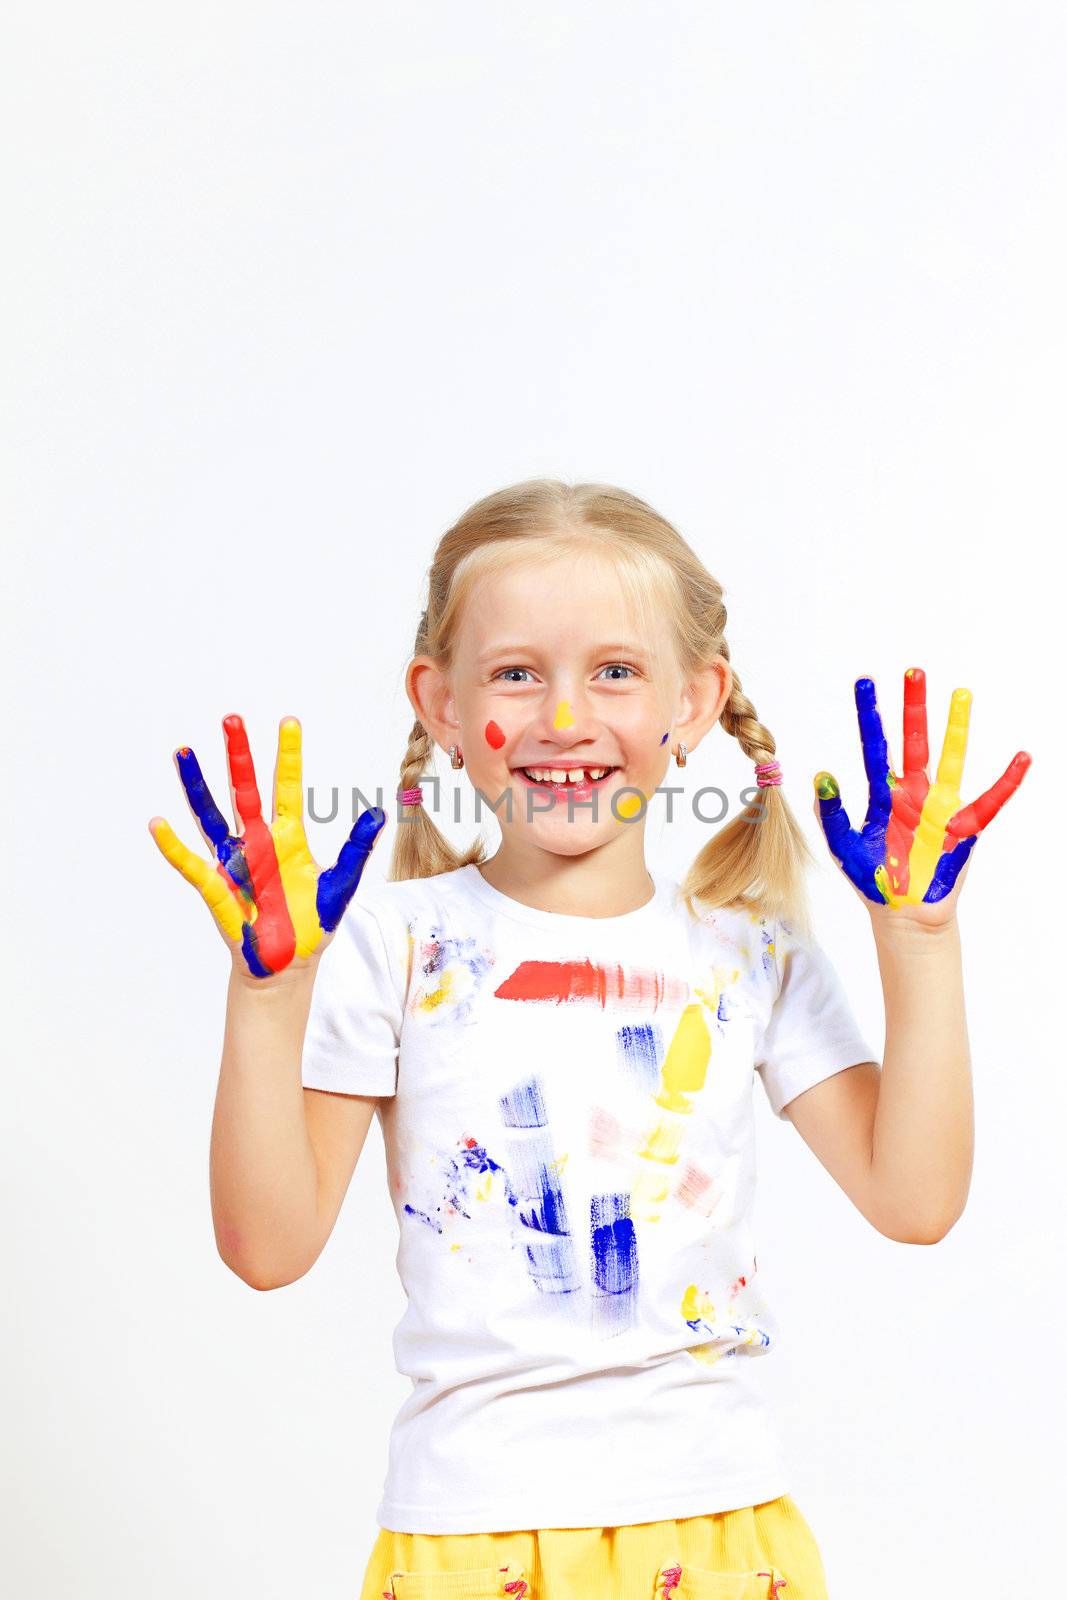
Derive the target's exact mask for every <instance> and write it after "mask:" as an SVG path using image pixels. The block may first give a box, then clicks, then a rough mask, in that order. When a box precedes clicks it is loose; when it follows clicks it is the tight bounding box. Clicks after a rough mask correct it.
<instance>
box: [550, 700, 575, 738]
mask: <svg viewBox="0 0 1067 1600" xmlns="http://www.w3.org/2000/svg"><path fill="white" fill-rule="evenodd" d="M552 726H553V728H555V729H556V731H557V732H559V731H560V730H561V729H562V728H573V727H574V717H573V715H572V714H571V708H570V703H569V702H568V701H566V700H561V701H560V703H559V705H558V706H557V707H556V715H555V717H554V718H553V721H552Z"/></svg>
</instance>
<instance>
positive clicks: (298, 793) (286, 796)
mask: <svg viewBox="0 0 1067 1600" xmlns="http://www.w3.org/2000/svg"><path fill="white" fill-rule="evenodd" d="M303 784H304V778H303V752H302V749H301V730H300V723H299V722H298V721H297V719H296V717H283V718H282V721H281V723H280V725H279V728H278V760H277V762H276V764H275V768H274V820H275V821H277V820H278V819H279V818H282V817H284V818H285V819H286V820H291V821H294V822H302V821H303V818H304V789H303Z"/></svg>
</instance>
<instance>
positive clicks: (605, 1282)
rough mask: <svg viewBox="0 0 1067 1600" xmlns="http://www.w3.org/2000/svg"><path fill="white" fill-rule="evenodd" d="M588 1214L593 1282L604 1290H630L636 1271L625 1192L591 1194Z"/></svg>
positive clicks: (634, 1285) (623, 1292)
mask: <svg viewBox="0 0 1067 1600" xmlns="http://www.w3.org/2000/svg"><path fill="white" fill-rule="evenodd" d="M589 1218H590V1238H591V1244H592V1253H593V1281H594V1283H595V1284H596V1286H597V1288H598V1289H600V1290H601V1291H602V1292H603V1293H604V1294H621V1295H630V1294H633V1292H634V1291H635V1289H636V1288H637V1282H638V1276H639V1273H638V1261H637V1234H636V1233H635V1231H634V1225H633V1222H632V1221H631V1219H630V1197H629V1195H628V1194H625V1193H621V1192H617V1193H615V1194H601V1195H594V1196H593V1198H592V1200H591V1201H590V1203H589Z"/></svg>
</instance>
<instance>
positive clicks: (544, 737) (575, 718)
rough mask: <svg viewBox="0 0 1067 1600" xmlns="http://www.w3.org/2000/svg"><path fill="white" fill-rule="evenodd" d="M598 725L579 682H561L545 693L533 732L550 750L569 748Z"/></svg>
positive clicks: (585, 738)
mask: <svg viewBox="0 0 1067 1600" xmlns="http://www.w3.org/2000/svg"><path fill="white" fill-rule="evenodd" d="M599 726H600V725H599V723H598V722H597V720H596V718H595V717H594V715H593V713H592V710H591V708H590V706H589V702H588V699H587V697H586V695H585V693H584V691H583V689H582V688H581V686H580V685H574V684H562V685H557V686H555V687H553V688H551V689H549V690H548V692H547V693H546V694H545V698H544V701H543V703H542V705H541V707H540V712H539V716H538V726H537V729H536V733H537V737H538V738H539V739H540V740H541V741H542V742H543V743H545V744H550V745H551V746H552V748H553V749H554V750H570V749H571V748H572V747H573V746H575V745H579V744H582V743H584V742H585V741H586V740H588V739H591V738H593V737H594V736H595V734H596V733H597V731H598V729H599Z"/></svg>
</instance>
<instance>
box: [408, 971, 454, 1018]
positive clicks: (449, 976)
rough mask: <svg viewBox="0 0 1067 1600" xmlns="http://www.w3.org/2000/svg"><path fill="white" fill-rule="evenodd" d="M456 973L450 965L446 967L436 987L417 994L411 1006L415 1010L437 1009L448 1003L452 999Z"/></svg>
mask: <svg viewBox="0 0 1067 1600" xmlns="http://www.w3.org/2000/svg"><path fill="white" fill-rule="evenodd" d="M455 986H456V975H455V973H454V971H453V970H452V968H451V967H446V968H445V970H444V972H442V974H441V981H440V983H439V984H438V985H437V987H436V989H430V990H429V991H428V992H427V993H426V994H421V995H419V996H418V997H417V998H416V1000H415V1003H414V1006H413V1007H412V1009H413V1010H415V1011H437V1010H439V1008H440V1007H441V1006H446V1005H448V1003H449V1001H451V1000H452V999H454V990H455Z"/></svg>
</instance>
